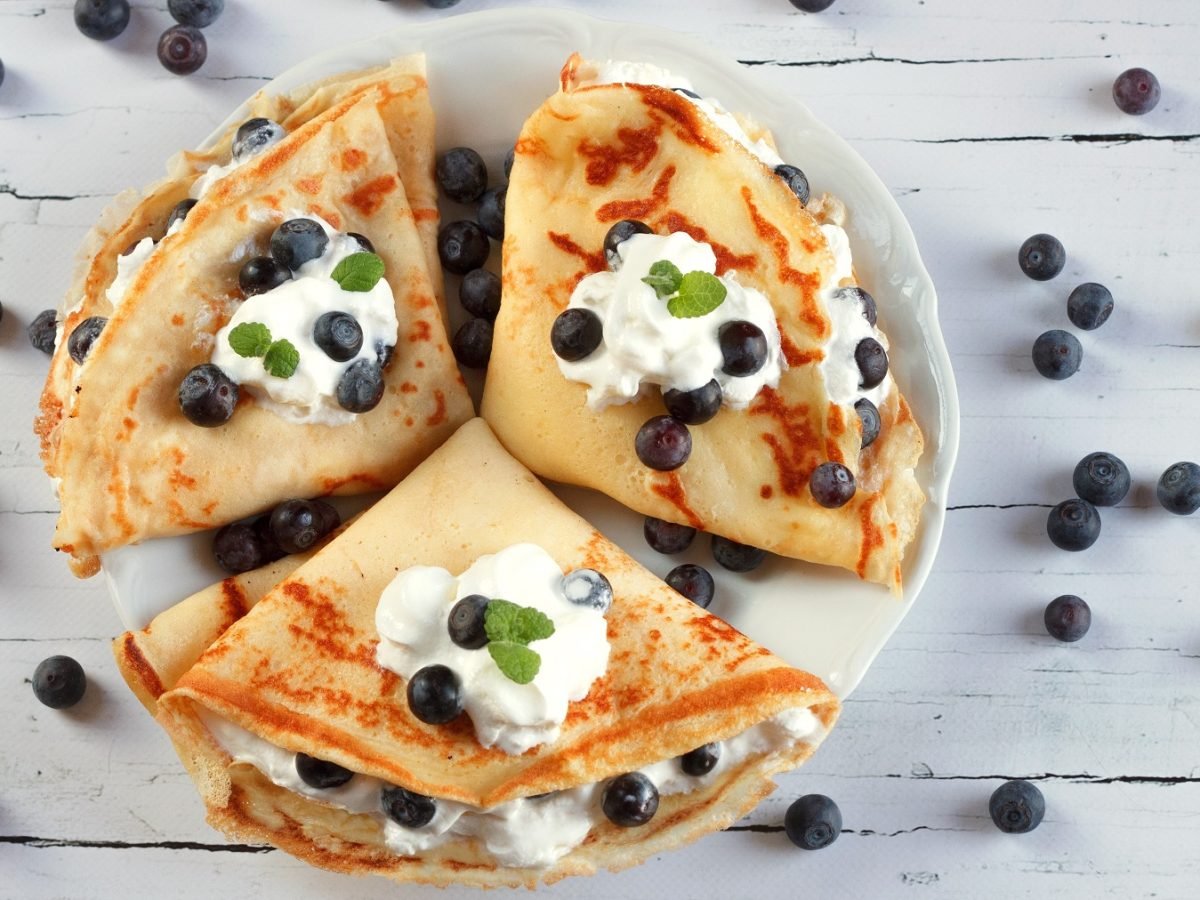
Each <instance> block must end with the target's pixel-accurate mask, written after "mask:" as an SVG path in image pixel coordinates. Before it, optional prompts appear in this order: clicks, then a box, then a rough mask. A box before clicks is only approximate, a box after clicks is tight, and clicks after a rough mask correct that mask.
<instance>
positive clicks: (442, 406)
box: [425, 389, 446, 428]
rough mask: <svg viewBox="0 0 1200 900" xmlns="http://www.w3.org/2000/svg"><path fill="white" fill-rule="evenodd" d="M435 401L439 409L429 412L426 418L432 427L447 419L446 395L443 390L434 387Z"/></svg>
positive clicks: (426, 421)
mask: <svg viewBox="0 0 1200 900" xmlns="http://www.w3.org/2000/svg"><path fill="white" fill-rule="evenodd" d="M433 401H434V403H436V404H437V409H435V410H434V411H433V412H432V413H430V414H429V417H428V418H427V419H426V420H425V424H426V425H428V426H429V427H430V428H432V427H433V426H434V425H441V424H442V423H443V422H444V421H446V396H445V394H443V393H442V392H441V391H439V390H437V389H434V392H433Z"/></svg>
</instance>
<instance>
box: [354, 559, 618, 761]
mask: <svg viewBox="0 0 1200 900" xmlns="http://www.w3.org/2000/svg"><path fill="white" fill-rule="evenodd" d="M562 579H563V571H562V569H560V568H559V566H558V563H556V562H555V561H554V559H553V557H551V556H550V554H548V553H547V552H546V551H545V550H543V549H542V548H541V547H539V546H537V545H535V544H514V545H513V546H511V547H507V548H505V549H503V550H501V551H500V552H499V553H494V554H491V555H488V556H481V557H480V558H479V559H477V560H476V561H475V562H474V563H473V564H472V565H471V566H470V567H469V568H468V569H467V570H466V571H465V572H463V573H462V575H460V576H458V577H457V578H456V577H455V576H453V575H451V574H450V573H449V572H448V571H446V570H445V569H442V568H438V567H434V566H413V567H411V568H408V569H405V570H404V571H403V572H400V573H399V574H398V575H396V577H395V578H394V579H393V580H392V582H391V583H390V584H389V585H388V586H387V587H386V588H385V589H384V591H383V594H382V595H381V596H380V598H379V605H378V607H377V608H376V612H375V626H376V628H377V629H378V631H379V635H380V641H379V646H378V648H377V650H376V658H377V660H378V662H379V664H380V665H381V666H383V667H384V668H386V669H390V670H391V671H393V672H395V673H396V674H398V675H400V676H402V677H403V678H406V679H408V678H411V677H412V676H413V675H414V674H415V673H416V672H417V671H418V670H419V669H422V668H424V667H425V666H430V665H436V664H440V665H444V666H448V667H449V668H450V669H452V670H453V671H454V673H455V674H456V675H457V676H458V677H459V679H460V680H461V682H462V690H463V700H464V708H465V710H466V713H467V715H468V716H470V717H471V722H472V724H473V725H474V726H475V734H476V736H477V737H478V739H479V743H480V744H482V745H483V746H484V747H499V748H500V749H501V750H503V751H504V752H505V753H510V754H520V753H524V752H525V751H526V750H528V749H530V748H531V747H536V746H537V745H539V744H545V743H550V742H553V741H554V740H556V739H557V738H558V735H559V732H560V730H561V726H562V723H563V721H564V720H565V719H566V717H567V707H568V704H569V703H573V702H576V701H578V700H582V699H583V698H584V697H586V696H587V693H588V691H589V690H590V688H591V686H592V682H594V681H595V680H596V679H597V678H599V677H600V676H601V675H603V674H604V671H605V669H607V668H608V653H609V643H608V626H607V623H606V621H605V618H604V615H603V614H602V613H601V612H600V611H599V610H597V609H594V608H592V607H588V606H581V605H579V604H576V603H572V602H571V601H569V600H568V599H567V598H566V595H565V594H564V593H563V590H562V587H561V584H562ZM470 594H482V595H483V596H485V597H487V598H488V599H501V600H508V601H509V602H511V603H516V604H518V605H519V606H531V607H533V608H534V609H537V610H540V611H541V612H543V613H545V614H546V615H547V616H548V617H549V618H550V620H551V621H552V622H553V623H554V634H552V635H551V636H550V637H548V638H545V639H543V640H538V641H533V642H532V643H531V644H529V649H530V650H533V651H535V652H536V653H537V654H538V655H539V656H540V657H541V667H540V669H539V670H538V673H537V675H536V677H535V678H534V679H533V681H531V682H530V683H529V684H517V683H516V682H515V681H512V680H510V679H509V678H508V677H507V676H506V675H505V674H504V673H503V672H501V671H500V668H499V666H497V665H496V663H495V661H494V660H493V659H492V656H491V654H490V653H489V652H488V650H487V648H486V647H482V648H480V649H477V650H467V649H465V648H463V647H460V646H458V645H457V644H455V643H454V642H453V641H452V640H450V633H449V630H448V625H447V623H448V620H449V615H450V610H451V608H452V607H453V606H454V604H455V603H456V602H457V601H458V600H460V599H461V598H463V597H466V596H468V595H470Z"/></svg>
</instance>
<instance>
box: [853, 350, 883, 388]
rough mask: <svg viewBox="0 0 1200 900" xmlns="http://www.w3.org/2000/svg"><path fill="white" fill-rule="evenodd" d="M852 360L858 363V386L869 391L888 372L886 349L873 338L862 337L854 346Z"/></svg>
mask: <svg viewBox="0 0 1200 900" xmlns="http://www.w3.org/2000/svg"><path fill="white" fill-rule="evenodd" d="M854 361H855V363H857V364H858V375H859V382H858V386H859V387H860V388H862V389H863V390H867V391H869V390H870V389H871V388H873V387H876V386H877V385H878V384H879V383H880V382H881V381H883V379H885V378H886V377H887V373H888V357H887V351H886V350H884V349H883V344H881V343H879V341H877V340H875V338H869V337H868V338H863V339H862V340H861V341H859V342H858V346H857V347H855V348H854Z"/></svg>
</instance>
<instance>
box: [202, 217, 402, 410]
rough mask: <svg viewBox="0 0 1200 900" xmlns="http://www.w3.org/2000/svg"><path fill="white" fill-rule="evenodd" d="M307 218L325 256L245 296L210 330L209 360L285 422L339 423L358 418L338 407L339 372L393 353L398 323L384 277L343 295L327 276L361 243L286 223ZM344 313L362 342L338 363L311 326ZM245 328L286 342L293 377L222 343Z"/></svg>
mask: <svg viewBox="0 0 1200 900" xmlns="http://www.w3.org/2000/svg"><path fill="white" fill-rule="evenodd" d="M293 218H306V219H311V220H313V221H315V222H317V223H318V224H319V225H320V226H321V227H322V228H324V229H325V233H326V235H327V236H328V238H329V245H328V247H327V248H326V250H325V253H324V254H323V255H321V256H320V257H318V258H317V259H312V260H309V261H308V262H306V263H304V264H303V265H302V266H301V267H300V268H299V269H298V270H297V271H296V272H294V273H292V280H291V281H285V282H284V283H283V284H281V285H280V286H279V287H276V288H273V289H271V290H269V291H266V292H265V293H262V294H255V295H254V296H252V297H247V298H246V300H245V301H243V302H242V304H241V305H240V306H239V307H238V308H237V311H236V312H235V313H234V314H233V317H232V318H231V319H230V320H229V322H228V323H227V324H226V325H225V327H224V328H222V329H221V330H220V331H219V332H217V336H216V341H215V345H214V348H213V355H212V362H213V363H214V364H215V365H216V366H218V367H219V368H220V369H221V371H223V372H224V373H225V374H226V375H228V376H229V377H230V378H232V379H233V380H234V381H236V382H237V383H238V384H239V385H241V386H242V387H244V388H247V389H248V390H249V391H250V393H251V394H253V395H254V398H255V400H256V401H257V402H259V403H261V404H262V405H263V406H265V407H266V408H267V409H269V410H271V411H272V412H274V413H275V414H276V415H278V416H281V417H282V418H285V419H287V420H289V421H292V422H301V423H311V424H318V425H331V426H332V425H345V424H347V423H349V422H352V421H354V419H355V417H356V415H358V414H357V413H352V412H349V411H348V410H345V409H343V408H342V407H341V405H340V404H339V403H338V401H337V387H338V382H339V381H341V378H342V376H343V375H344V374H345V372H346V370H347V369H349V368H350V367H351V366H352V365H354V364H355V363H357V362H359V361H360V360H375V359H377V358H378V357H379V355H380V348H382V347H393V346H395V344H396V334H397V332H398V331H399V329H400V324H399V322H398V321H397V319H396V300H395V296H394V295H393V294H392V288H391V286H390V285H389V284H388V282H387V280H386V279H384V278H381V279H379V281H378V282H377V283H376V284H375V286H374V287H373V288H371V289H370V290H369V291H346V290H342V288H341V286H340V285H339V284H338V283H337V282H336V281H334V280H333V278H332V277H331V276H332V274H333V270H334V269H335V268H337V264H338V263H340V262H341V261H342V260H343V259H345V258H346V257H347V256H352V255H353V254H355V253H361V252H362V245H361V244H359V243H358V241H357V240H355V239H354V238H352V237H350V236H349V235H345V234H341V233H339V232H338V231H336V230H335V229H334V228H333V226H331V225H330V224H329V223H328V222H326V221H324V220H323V219H321V218H320V217H318V216H315V215H312V214H303V213H289V214H288V215H286V216H285V219H293ZM333 311H337V312H345V313H349V314H350V315H352V316H353V317H354V318H355V320H356V321H357V322H358V324H359V327H361V328H362V334H363V342H362V347H361V349H360V350H359V351H358V353H357V355H355V356H354V357H353V358H351V359H348V360H346V361H344V362H338V361H337V360H334V359H332V358H330V357H329V355H328V354H327V353H326V352H325V351H324V350H322V349H321V348H320V347H319V346H317V343H316V341H314V340H313V327H314V326H315V325H316V321H317V319H319V318H320V317H321V316H322V315H323V314H324V313H327V312H333ZM244 322H261V323H262V324H264V325H266V326H267V328H268V329H269V330H270V332H271V338H272V339H273V340H282V339H286V340H289V341H291V342H292V345H293V346H295V348H296V349H297V350H298V351H299V353H300V363H299V365H298V366H297V367H296V371H295V372H294V373H293V374H292V375H291V376H289V377H287V378H279V377H276V376H274V375H272V374H270V373H269V372H268V371H267V370H266V369H265V368H264V367H263V361H262V359H261V358H260V357H244V356H239V355H238V354H237V353H235V352H234V350H233V348H232V347H231V346H230V345H229V333H230V332H231V331H233V329H234V328H236V327H237V326H238V325H241V324H242V323H244Z"/></svg>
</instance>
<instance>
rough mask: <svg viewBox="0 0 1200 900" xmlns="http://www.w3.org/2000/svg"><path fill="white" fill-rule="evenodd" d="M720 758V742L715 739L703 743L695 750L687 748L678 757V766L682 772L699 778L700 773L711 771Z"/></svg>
mask: <svg viewBox="0 0 1200 900" xmlns="http://www.w3.org/2000/svg"><path fill="white" fill-rule="evenodd" d="M720 758H721V744H720V742H719V741H716V742H713V743H711V744H704V745H702V746H700V747H697V748H696V749H695V750H689V751H688V752H687V753H685V754H683V756H681V757H679V768H681V769H683V774H685V775H691V776H692V777H693V778H699V777H700V776H701V775H707V774H708V773H709V772H711V771H712V770H713V767H714V766H716V764H717V761H718V760H719V759H720Z"/></svg>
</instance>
